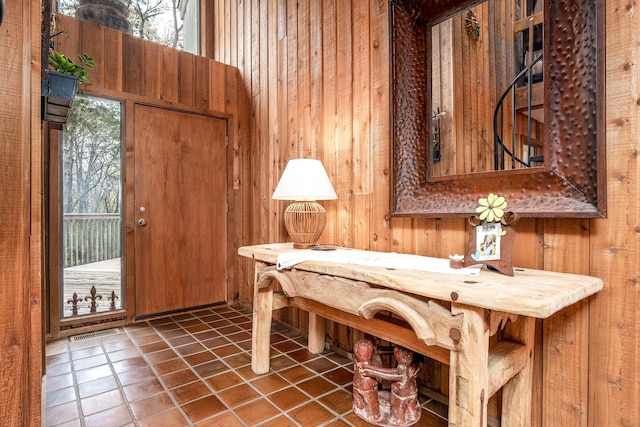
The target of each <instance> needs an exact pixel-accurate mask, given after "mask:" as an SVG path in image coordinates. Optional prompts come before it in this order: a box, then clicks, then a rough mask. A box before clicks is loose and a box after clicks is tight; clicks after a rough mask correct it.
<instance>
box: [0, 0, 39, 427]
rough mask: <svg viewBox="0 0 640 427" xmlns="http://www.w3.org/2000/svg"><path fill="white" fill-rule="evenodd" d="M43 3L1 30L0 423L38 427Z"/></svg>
mask: <svg viewBox="0 0 640 427" xmlns="http://www.w3.org/2000/svg"><path fill="white" fill-rule="evenodd" d="M40 34H41V33H40V3H39V2H6V3H5V10H4V22H3V24H2V26H1V27H0V52H2V59H3V60H2V61H0V76H1V78H0V100H1V101H2V102H0V201H1V202H0V203H1V205H0V331H1V332H0V351H1V352H2V356H0V420H2V422H1V423H2V425H11V426H36V425H40V419H41V417H40V409H41V408H40V399H41V382H42V358H43V353H42V313H41V310H42V290H41V280H40V279H41V273H42V269H41V261H42V258H41V247H42V246H41V242H42V239H41V232H42V199H41V192H42V148H41V137H40V117H39V116H40V70H39V64H40Z"/></svg>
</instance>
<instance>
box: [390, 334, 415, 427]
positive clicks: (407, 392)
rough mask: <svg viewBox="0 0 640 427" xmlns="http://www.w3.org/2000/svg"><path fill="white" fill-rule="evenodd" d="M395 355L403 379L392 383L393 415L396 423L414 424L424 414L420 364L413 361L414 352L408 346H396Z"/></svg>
mask: <svg viewBox="0 0 640 427" xmlns="http://www.w3.org/2000/svg"><path fill="white" fill-rule="evenodd" d="M393 355H394V356H395V358H396V361H397V362H398V367H397V368H396V371H397V373H398V374H400V377H401V379H400V380H399V381H394V382H392V383H391V416H392V418H393V419H394V420H395V423H396V425H399V424H400V423H407V424H413V423H414V422H416V421H418V420H419V419H420V415H421V414H422V409H421V408H420V403H419V402H418V384H417V382H416V377H417V376H418V372H419V371H420V365H419V364H418V363H414V362H413V352H411V351H410V350H407V349H406V348H402V347H399V346H396V348H395V349H394V350H393Z"/></svg>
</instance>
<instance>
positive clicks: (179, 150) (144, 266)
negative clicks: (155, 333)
mask: <svg viewBox="0 0 640 427" xmlns="http://www.w3.org/2000/svg"><path fill="white" fill-rule="evenodd" d="M226 132H227V123H226V121H225V120H221V119H216V118H212V117H205V116H199V115H195V114H189V113H184V112H179V111H174V110H166V109H162V108H157V107H150V106H145V105H136V107H135V154H134V160H135V167H134V169H135V184H134V187H135V221H136V230H135V255H134V258H135V298H136V299H135V310H136V317H138V318H139V317H141V316H147V315H150V314H157V313H165V312H171V311H174V310H181V309H186V308H191V307H197V306H202V305H206V304H211V303H215V302H222V301H225V296H226V269H225V264H226ZM143 224H144V225H143Z"/></svg>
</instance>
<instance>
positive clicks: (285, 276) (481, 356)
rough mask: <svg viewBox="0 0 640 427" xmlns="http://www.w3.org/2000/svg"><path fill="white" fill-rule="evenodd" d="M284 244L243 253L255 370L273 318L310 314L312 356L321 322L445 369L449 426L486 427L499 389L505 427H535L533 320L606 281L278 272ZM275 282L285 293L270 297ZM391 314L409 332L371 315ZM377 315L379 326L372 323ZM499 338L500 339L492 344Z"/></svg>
mask: <svg viewBox="0 0 640 427" xmlns="http://www.w3.org/2000/svg"><path fill="white" fill-rule="evenodd" d="M290 251H296V249H293V246H292V244H290V243H278V244H269V245H257V246H245V247H241V248H239V250H238V253H239V254H240V255H241V256H244V257H248V258H252V259H253V260H254V265H255V289H254V304H253V336H252V355H251V357H252V360H251V367H252V369H253V371H254V372H255V373H257V374H264V373H267V372H268V371H269V347H270V333H271V321H272V311H273V310H276V309H279V308H283V307H287V306H294V307H299V308H302V309H305V310H307V311H309V351H311V352H313V353H320V352H322V351H323V350H324V344H325V343H324V337H325V331H324V320H323V318H327V319H331V320H333V321H336V322H339V323H342V324H345V325H347V326H350V327H353V328H356V329H358V330H360V331H363V332H367V333H370V334H372V335H374V336H377V337H379V338H382V339H384V340H386V341H390V342H393V343H395V344H399V345H402V346H404V347H407V348H409V349H411V350H413V351H415V352H417V353H420V354H423V355H425V356H428V357H431V358H434V359H436V360H440V361H441V362H444V363H447V364H449V366H450V368H449V416H448V419H449V425H450V426H472V425H473V426H486V425H487V402H488V401H489V398H490V397H491V396H493V394H495V393H496V391H498V390H500V389H502V407H503V408H505V409H506V410H505V411H503V413H502V418H501V423H502V424H501V425H502V426H503V427H512V426H529V425H530V424H531V419H530V418H531V377H532V367H533V364H532V360H533V354H534V351H533V350H534V349H533V347H534V329H535V319H536V318H546V317H549V316H551V315H552V314H554V313H556V312H557V311H559V310H561V309H562V308H564V307H568V306H570V305H571V304H574V303H576V302H578V301H580V300H582V299H584V298H587V297H588V296H590V295H593V294H595V293H596V292H598V291H600V290H601V289H602V286H603V284H602V280H600V279H598V278H595V277H590V276H582V275H576V274H566V273H554V272H551V271H543V270H531V269H516V271H515V276H513V277H509V276H505V275H502V274H500V273H496V272H491V271H487V270H482V271H481V273H480V275H479V276H460V275H452V274H443V273H427V272H419V271H411V270H390V269H386V268H381V267H363V266H358V265H345V264H336V263H328V262H318V261H307V262H303V263H300V264H297V265H295V267H293V268H291V269H290V270H277V269H276V267H275V266H276V263H277V257H278V255H279V254H281V253H284V252H290ZM276 282H277V283H279V284H280V287H281V289H282V291H281V292H274V287H275V284H276ZM379 311H382V312H387V311H391V312H393V313H395V314H396V315H398V316H400V317H402V318H403V319H404V320H405V321H406V323H407V324H408V327H406V326H403V325H399V324H398V323H397V322H387V321H385V319H384V318H380V316H376V313H378V312H379ZM374 316H375V317H374ZM498 330H502V333H501V334H500V335H501V338H500V340H497V341H496V340H495V339H494V340H491V341H492V342H495V343H494V344H492V345H490V344H489V341H490V340H489V338H490V337H491V336H492V335H494V334H496V332H497V331H498Z"/></svg>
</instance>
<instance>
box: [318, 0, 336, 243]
mask: <svg viewBox="0 0 640 427" xmlns="http://www.w3.org/2000/svg"><path fill="white" fill-rule="evenodd" d="M322 7H323V8H322V75H323V85H322V123H323V128H322V147H320V151H321V152H322V158H323V159H324V160H323V161H324V167H325V169H326V170H327V175H329V179H330V180H331V182H332V183H335V182H337V180H338V170H337V169H338V168H337V167H336V164H335V162H333V161H327V160H326V159H329V158H331V157H332V156H333V154H334V153H335V152H336V147H337V146H338V140H337V133H336V122H337V112H336V109H337V107H336V97H337V96H336V95H337V94H336V91H337V72H338V70H337V66H338V64H337V61H336V59H337V52H338V47H337V21H336V0H326V1H324V2H322ZM337 203H338V202H336V201H325V202H323V205H324V206H325V209H326V210H327V224H326V226H325V231H324V233H323V234H322V237H321V238H322V239H323V242H324V243H332V242H336V241H337V238H338V223H337V222H338V215H337V209H336V206H337Z"/></svg>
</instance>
